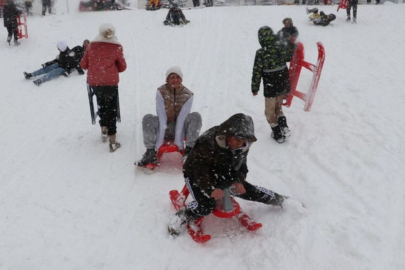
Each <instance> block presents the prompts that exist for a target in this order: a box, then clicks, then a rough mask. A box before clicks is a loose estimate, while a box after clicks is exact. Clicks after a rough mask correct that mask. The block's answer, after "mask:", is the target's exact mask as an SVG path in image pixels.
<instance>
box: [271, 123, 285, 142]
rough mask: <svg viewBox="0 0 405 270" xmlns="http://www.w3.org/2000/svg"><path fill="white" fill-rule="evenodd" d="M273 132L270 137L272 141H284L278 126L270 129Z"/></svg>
mask: <svg viewBox="0 0 405 270" xmlns="http://www.w3.org/2000/svg"><path fill="white" fill-rule="evenodd" d="M271 129H272V130H273V132H272V133H271V136H272V137H273V139H275V140H276V141H277V142H278V143H283V142H284V141H285V139H284V136H283V133H281V129H280V126H279V125H277V126H275V127H272V128H271Z"/></svg>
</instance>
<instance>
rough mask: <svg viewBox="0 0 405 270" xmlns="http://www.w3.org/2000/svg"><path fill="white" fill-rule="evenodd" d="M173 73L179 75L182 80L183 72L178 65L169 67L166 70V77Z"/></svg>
mask: <svg viewBox="0 0 405 270" xmlns="http://www.w3.org/2000/svg"><path fill="white" fill-rule="evenodd" d="M172 73H175V74H177V75H179V76H180V78H181V79H182V80H183V72H181V68H180V67H178V66H173V67H170V68H169V69H168V70H167V71H166V79H167V78H168V77H169V75H170V74H172Z"/></svg>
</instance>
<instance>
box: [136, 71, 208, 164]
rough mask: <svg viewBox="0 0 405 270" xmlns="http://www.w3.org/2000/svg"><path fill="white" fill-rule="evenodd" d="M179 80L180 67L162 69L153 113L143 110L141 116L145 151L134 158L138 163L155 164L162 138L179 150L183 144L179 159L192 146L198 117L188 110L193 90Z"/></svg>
mask: <svg viewBox="0 0 405 270" xmlns="http://www.w3.org/2000/svg"><path fill="white" fill-rule="evenodd" d="M182 82H183V72H182V71H181V69H180V67H177V66H174V67H171V68H169V69H168V70H167V71H166V84H164V85H162V86H160V87H159V88H158V89H157V91H156V112H157V116H155V115H152V114H147V115H145V116H144V117H143V119H142V129H143V142H144V144H145V147H146V152H145V154H144V155H143V158H142V159H141V160H140V161H138V162H137V165H138V166H140V167H143V166H146V165H147V164H149V163H152V164H157V156H156V155H157V150H158V149H159V147H160V146H162V145H163V143H164V141H165V140H168V141H173V142H174V144H175V145H177V147H178V148H179V150H183V149H184V144H185V145H186V149H185V150H184V155H183V160H185V159H186V158H187V156H188V154H189V153H190V151H191V149H192V148H193V147H194V144H195V141H196V140H197V138H198V135H199V134H200V130H201V126H202V120H201V115H200V114H199V113H198V112H193V113H190V111H191V106H192V105H193V97H194V94H193V92H191V91H190V90H189V89H188V88H187V87H185V86H183V84H182ZM185 138H187V141H186V142H184V139H185Z"/></svg>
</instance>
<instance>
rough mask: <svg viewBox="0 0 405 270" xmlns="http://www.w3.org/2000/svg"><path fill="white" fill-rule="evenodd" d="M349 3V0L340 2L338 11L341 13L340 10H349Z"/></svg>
mask: <svg viewBox="0 0 405 270" xmlns="http://www.w3.org/2000/svg"><path fill="white" fill-rule="evenodd" d="M347 1H348V0H340V3H339V5H338V8H337V11H339V9H347Z"/></svg>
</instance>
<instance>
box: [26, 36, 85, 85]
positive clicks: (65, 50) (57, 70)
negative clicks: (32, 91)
mask: <svg viewBox="0 0 405 270" xmlns="http://www.w3.org/2000/svg"><path fill="white" fill-rule="evenodd" d="M56 47H57V49H58V50H59V55H58V56H57V57H56V58H55V59H54V60H52V61H49V62H46V63H45V64H42V68H41V69H38V70H36V71H34V72H32V73H28V72H24V76H25V78H26V79H27V80H28V79H30V78H32V77H37V76H40V75H44V76H42V77H41V78H39V79H37V80H35V81H34V84H35V85H37V86H40V85H41V84H42V83H44V82H47V81H49V80H51V79H53V78H57V77H59V76H60V75H64V76H66V77H67V76H69V74H70V73H71V72H72V69H74V68H75V67H77V61H75V59H74V58H73V57H72V56H71V51H70V49H69V47H68V46H67V45H66V42H64V41H59V42H58V44H57V45H56Z"/></svg>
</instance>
